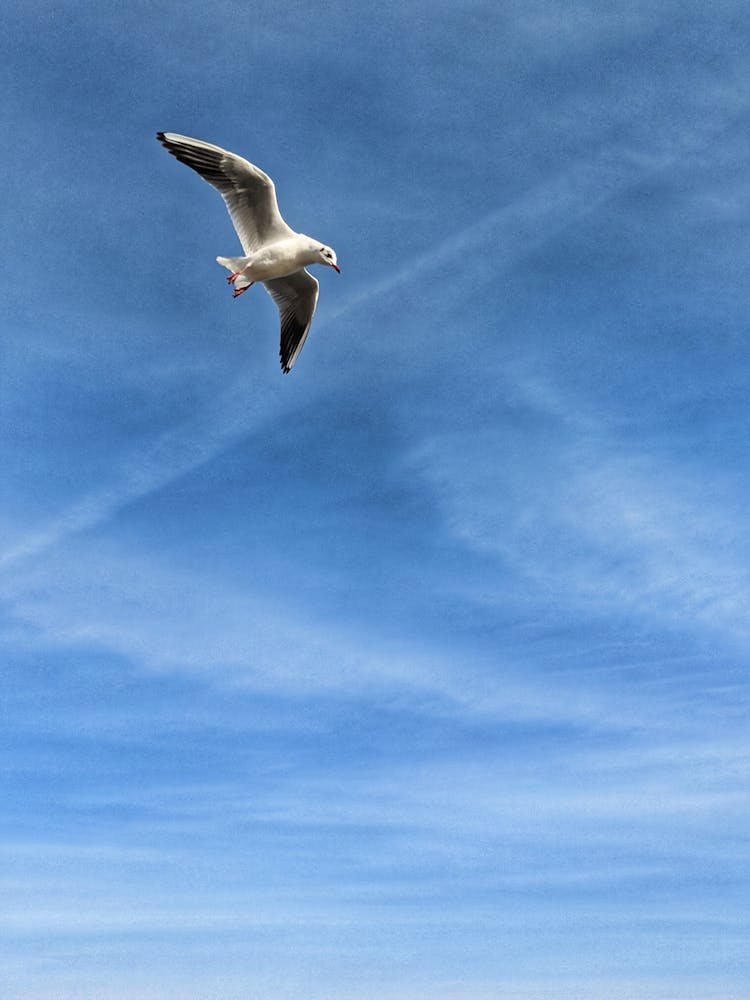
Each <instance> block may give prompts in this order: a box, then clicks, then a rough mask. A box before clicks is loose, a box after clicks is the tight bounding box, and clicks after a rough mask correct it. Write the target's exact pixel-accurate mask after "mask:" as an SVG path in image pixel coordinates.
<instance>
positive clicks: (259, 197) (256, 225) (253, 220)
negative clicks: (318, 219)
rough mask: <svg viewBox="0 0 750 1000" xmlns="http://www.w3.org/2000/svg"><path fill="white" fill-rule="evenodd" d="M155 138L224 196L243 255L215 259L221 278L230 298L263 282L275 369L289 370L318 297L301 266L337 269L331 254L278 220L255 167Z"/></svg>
mask: <svg viewBox="0 0 750 1000" xmlns="http://www.w3.org/2000/svg"><path fill="white" fill-rule="evenodd" d="M157 138H158V140H159V142H161V143H162V145H163V146H165V147H166V149H168V150H169V152H170V153H171V154H172V155H173V156H175V157H177V159H178V160H180V161H181V162H182V163H185V164H187V166H189V167H192V168H193V170H195V171H197V173H199V174H200V175H201V177H202V178H203V179H204V180H205V181H208V183H209V184H211V185H213V187H215V188H216V189H217V190H218V191H219V193H220V194H221V196H222V198H223V199H224V202H225V204H226V206H227V209H228V211H229V215H230V217H231V219H232V222H233V224H234V228H235V229H236V230H237V235H238V236H239V238H240V242H241V244H242V249H243V250H244V251H245V254H244V256H242V257H217V258H216V260H217V261H218V263H219V264H221V265H222V267H226V268H227V270H229V271H230V272H231V274H230V275H229V277H228V278H227V281H228V282H230V284H233V285H234V296H235V298H236V297H237V296H238V295H241V294H242V293H243V292H245V291H247V289H248V288H250V287H251V286H252V285H253V284H255V282H256V281H260V282H262V283H263V284H264V285H265V288H266V291H267V292H268V293H269V295H270V296H271V297H272V298H273V300H274V302H275V303H276V305H277V307H278V310H279V314H280V317H281V351H280V354H281V367H282V370H283V371H284V372H288V371H290V369H291V368H292V365H293V364H294V362H295V361H296V360H297V357H298V356H299V352H300V351H301V350H302V345H303V344H304V342H305V338H306V337H307V334H308V331H309V329H310V323H311V322H312V318H313V314H314V312H315V306H316V303H317V301H318V288H319V286H318V282H317V280H316V279H315V278H313V276H312V275H311V274H310V273H309V272H308V271H307V270H305V268H306V267H307V266H308V265H310V264H325V265H327V266H328V267H332V268H333V269H334V270H335V271H338V270H339V268H338V265H337V263H336V254H335V253H334V251H333V250H332V249H331V248H330V247H327V246H325V245H324V244H322V243H321V242H320V241H319V240H314V239H312V238H311V237H309V236H305V235H304V234H302V233H295V232H294V230H293V229H291V228H290V227H289V226H288V225H287V224H286V222H284V220H283V218H282V217H281V213H280V212H279V207H278V204H277V202H276V189H275V187H274V184H273V181H272V180H271V178H270V177H269V176H268V175H267V174H264V173H263V171H262V170H260V168H258V167H256V166H254V165H253V164H252V163H249V162H248V161H247V160H244V159H242V157H240V156H237V155H236V154H234V153H230V152H228V151H227V150H226V149H222V148H221V147H220V146H214V145H212V144H211V143H208V142H203V141H202V140H200V139H191V138H189V137H188V136H184V135H176V134H175V133H173V132H157Z"/></svg>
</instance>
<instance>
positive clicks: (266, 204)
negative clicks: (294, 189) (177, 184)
mask: <svg viewBox="0 0 750 1000" xmlns="http://www.w3.org/2000/svg"><path fill="white" fill-rule="evenodd" d="M156 138H157V139H158V140H159V142H160V143H161V144H162V145H163V146H164V147H165V148H166V149H167V150H169V152H170V153H171V154H172V156H176V157H177V159H178V160H179V161H180V162H181V163H185V164H187V166H188V167H192V168H193V170H195V171H197V172H198V173H199V174H200V175H201V177H202V178H203V180H204V181H208V183H209V184H212V185H213V186H214V187H215V188H216V190H217V191H219V193H220V194H221V196H222V198H223V199H224V202H225V203H226V206H227V209H228V210H229V215H230V218H231V219H232V222H233V224H234V228H235V229H236V230H237V235H238V236H239V238H240V242H241V243H242V247H243V249H244V251H245V253H246V254H248V255H249V254H251V253H253V251H255V250H257V249H258V247H260V246H263V244H264V243H272V242H273V241H274V240H276V239H281V238H283V237H285V236H289V235H290V234H292V233H293V230H292V229H290V228H289V226H288V225H287V224H286V222H284V220H283V219H282V217H281V213H280V212H279V206H278V204H277V202H276V188H275V187H274V184H273V181H272V180H271V178H270V177H269V176H268V174H264V173H263V171H262V170H260V169H259V168H258V167H256V166H253V164H252V163H248V161H247V160H243V159H242V157H241V156H237V155H235V154H234V153H230V152H228V151H227V150H226V149H222V148H221V146H213V145H212V144H211V143H210V142H202V141H201V140H200V139H191V138H189V137H188V136H186V135H175V133H174V132H157V133H156Z"/></svg>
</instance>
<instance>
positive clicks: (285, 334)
mask: <svg viewBox="0 0 750 1000" xmlns="http://www.w3.org/2000/svg"><path fill="white" fill-rule="evenodd" d="M263 284H264V285H265V286H266V291H267V292H268V294H269V295H270V296H271V298H272V299H273V300H274V302H275V303H276V306H277V308H278V310H279V316H280V318H281V349H280V351H279V355H280V357H281V370H282V371H283V372H288V371H290V370H291V368H292V365H293V364H294V362H295V361H296V360H297V358H298V357H299V352H300V351H301V350H302V345H303V344H304V343H305V339H306V337H307V334H308V331H309V329H310V324H311V323H312V318H313V315H314V313H315V306H316V304H317V301H318V288H319V287H320V286H319V285H318V282H317V279H315V278H313V276H312V275H311V274H310V272H309V271H306V270H305V269H304V268H301V269H300V270H299V271H294V272H293V273H292V274H287V275H286V276H285V277H283V278H271V280H270V281H264V282H263Z"/></svg>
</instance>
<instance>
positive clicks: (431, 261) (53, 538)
mask: <svg viewBox="0 0 750 1000" xmlns="http://www.w3.org/2000/svg"><path fill="white" fill-rule="evenodd" d="M667 162H671V161H664V160H663V159H660V160H659V162H658V166H654V164H653V163H650V164H649V165H648V166H647V167H644V166H643V164H642V163H640V162H638V160H634V159H630V158H629V157H628V155H627V154H626V155H625V156H623V155H622V153H621V151H619V150H615V151H610V152H608V153H607V154H605V155H602V156H600V157H599V158H598V159H597V160H595V161H594V162H593V163H587V164H582V165H579V166H577V167H575V168H573V169H572V170H569V171H566V172H565V173H563V174H562V175H561V176H559V177H557V178H555V179H554V181H552V182H549V183H545V184H543V185H540V186H539V187H537V188H535V189H534V190H532V191H531V192H529V193H528V194H526V195H524V196H523V197H522V198H520V199H518V200H517V201H515V202H514V203H513V204H511V205H507V206H503V207H502V208H500V209H497V210H496V211H494V212H492V213H490V214H489V215H488V216H486V217H484V218H483V219H481V220H480V221H478V222H475V223H473V224H472V225H470V226H468V227H466V228H465V229H463V230H461V231H460V232H458V233H454V234H452V235H451V236H450V237H448V238H447V239H445V240H444V241H443V242H442V243H441V244H440V245H439V246H438V247H437V248H435V249H432V250H430V251H428V252H426V253H424V254H422V255H420V256H418V257H416V258H414V259H412V260H411V261H410V262H409V263H408V264H407V265H406V266H404V267H402V268H400V269H398V270H397V271H396V272H395V273H394V274H391V275H389V276H387V277H386V278H384V279H382V280H380V281H377V282H375V283H374V284H371V285H369V286H368V287H367V288H366V289H365V290H364V291H363V292H361V293H360V294H358V295H354V296H353V297H351V298H350V299H348V301H347V302H346V303H345V304H344V305H342V306H341V307H340V308H339V309H333V310H328V311H325V312H323V313H322V314H321V317H320V322H319V326H320V327H321V328H322V329H324V328H325V327H326V326H330V325H333V324H334V323H335V322H337V321H339V320H341V319H343V318H344V317H345V316H347V315H349V314H350V313H352V312H354V311H355V310H356V309H358V308H360V307H361V306H363V305H365V304H366V303H368V302H371V301H373V300H374V299H378V298H381V297H383V296H385V295H387V294H388V293H390V292H393V291H394V290H395V289H397V288H399V287H400V286H402V285H404V284H406V283H410V282H413V281H414V280H415V278H417V277H420V276H424V275H425V274H426V273H429V272H430V271H433V270H440V271H442V270H444V269H446V268H447V267H448V266H449V265H450V264H451V263H452V262H454V261H455V260H456V259H460V258H461V256H462V255H464V254H465V253H466V252H467V250H469V249H470V248H471V247H472V246H474V245H475V244H478V243H482V242H484V241H486V240H487V239H488V238H489V237H490V236H491V235H493V234H494V233H495V232H496V231H498V230H500V231H501V232H502V233H503V241H504V242H503V245H501V247H500V248H499V249H498V250H497V251H495V252H493V258H492V260H491V262H488V263H490V264H491V267H492V268H493V269H500V268H503V267H509V266H510V265H511V264H512V263H513V262H514V261H516V260H517V259H518V258H519V257H521V256H523V255H524V254H526V253H528V252H530V251H531V250H533V249H535V248H538V247H539V246H541V245H543V244H544V243H545V242H546V241H547V240H549V239H552V238H553V237H554V236H555V235H556V234H557V233H559V232H560V231H561V230H563V229H564V228H565V227H566V226H568V225H571V224H572V223H573V222H574V221H575V220H576V219H577V218H580V217H582V216H584V215H587V214H590V213H591V212H594V211H596V209H597V208H598V207H600V206H601V205H602V204H604V203H606V202H607V201H608V200H609V199H610V198H612V197H613V196H615V195H616V194H617V193H618V192H620V191H621V190H622V189H623V188H625V187H627V186H628V185H629V184H632V183H633V182H634V181H635V180H638V179H641V178H643V177H644V176H645V175H647V174H650V173H653V172H654V171H655V170H658V169H662V168H663V167H664V166H665V165H666V163H667ZM330 384H332V383H328V385H327V384H325V383H324V384H323V385H318V386H317V394H318V395H319V394H321V393H322V392H324V391H325V389H326V388H327V387H329V385H330ZM257 385H258V383H257V380H256V379H254V378H253V377H252V376H243V377H242V378H241V379H239V380H238V381H236V382H235V383H234V384H233V385H232V387H231V388H230V389H229V390H227V392H226V393H224V394H223V395H222V396H221V397H220V399H219V400H218V401H216V402H214V403H211V404H209V405H208V406H207V407H205V408H204V409H203V410H202V411H201V413H200V414H199V415H197V416H196V417H194V418H191V419H190V420H189V421H187V422H185V423H183V424H181V425H180V426H178V427H176V428H172V429H170V430H167V431H166V432H164V433H162V434H161V435H159V437H158V438H157V439H156V441H155V442H153V443H152V444H151V445H149V446H147V447H146V448H145V449H144V450H143V451H141V452H139V453H138V454H137V455H135V456H133V457H131V458H127V459H126V460H125V461H124V463H123V464H122V465H121V468H120V470H119V471H118V472H117V473H116V475H115V478H114V480H113V481H112V482H111V484H110V485H109V486H107V487H105V488H103V489H101V490H97V491H94V492H92V493H90V494H88V495H87V496H85V497H83V498H82V499H81V500H79V501H78V502H76V503H74V504H72V505H71V506H69V507H68V508H67V509H66V510H65V511H63V512H61V513H60V514H59V515H58V516H57V517H55V518H53V519H51V520H50V521H48V522H47V524H46V525H44V526H43V527H41V528H40V529H38V530H37V531H33V532H30V533H29V534H28V535H27V536H26V537H25V538H23V539H22V540H21V541H20V542H18V543H17V544H16V545H14V546H12V547H9V548H7V549H6V550H5V551H4V552H3V553H0V571H2V570H7V569H9V568H11V567H13V566H14V565H16V564H18V563H19V562H21V561H23V560H25V559H29V558H32V557H34V556H36V555H39V554H41V553H43V552H45V551H47V550H48V549H50V548H51V547H52V546H54V545H56V544H58V543H59V542H61V541H63V540H64V539H65V538H68V537H70V536H71V535H76V534H80V533H81V532H84V531H86V530H89V529H91V528H94V527H96V526H98V525H101V524H102V523H104V522H106V521H108V520H109V519H111V518H112V517H113V516H115V515H116V513H117V512H118V510H120V509H121V508H122V507H124V506H125V505H127V504H128V503H131V502H133V501H135V500H139V499H142V498H144V497H146V496H148V495H150V494H151V493H154V492H155V491H157V490H159V489H162V488H163V487H165V486H167V485H168V484H169V483H171V482H173V481H174V480H175V479H178V478H179V477H180V476H183V475H185V474H187V473H189V472H191V471H193V470H195V469H197V468H199V467H200V466H202V465H203V464H205V463H206V462H208V461H210V460H211V459H212V458H214V457H215V456H216V455H218V454H220V453H221V452H222V451H224V450H225V449H227V448H229V447H231V446H232V445H233V444H234V443H236V442H237V441H239V440H241V439H242V438H243V437H244V436H246V435H247V434H248V433H249V432H250V431H251V430H253V429H254V428H258V427H260V426H262V425H263V424H264V423H266V422H268V421H270V420H272V419H273V417H274V416H275V415H276V414H277V413H278V412H281V411H282V410H283V403H282V401H281V400H282V398H281V397H278V396H276V397H273V396H271V395H270V393H269V394H268V395H266V396H263V397H262V398H261V399H257V398H254V397H253V391H254V390H255V389H256V388H257ZM250 415H251V417H250V418H249V416H250Z"/></svg>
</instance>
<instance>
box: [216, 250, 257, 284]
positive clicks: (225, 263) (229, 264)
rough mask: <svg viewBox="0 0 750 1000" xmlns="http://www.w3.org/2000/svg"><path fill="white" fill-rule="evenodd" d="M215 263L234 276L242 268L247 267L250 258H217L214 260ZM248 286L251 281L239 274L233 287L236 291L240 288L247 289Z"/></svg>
mask: <svg viewBox="0 0 750 1000" xmlns="http://www.w3.org/2000/svg"><path fill="white" fill-rule="evenodd" d="M216 263H217V264H221V266H222V267H225V268H226V269H227V271H231V272H232V274H234V273H235V272H236V271H241V270H242V269H243V268H244V267H247V265H248V264H249V263H250V258H249V257H217V258H216ZM248 285H252V281H251V279H250V278H248V277H246V276H245V275H244V274H241V275H240V276H239V278H237V280H236V281H235V283H234V287H235V289H237V290H238V291H239V289H241V288H247V286H248Z"/></svg>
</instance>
